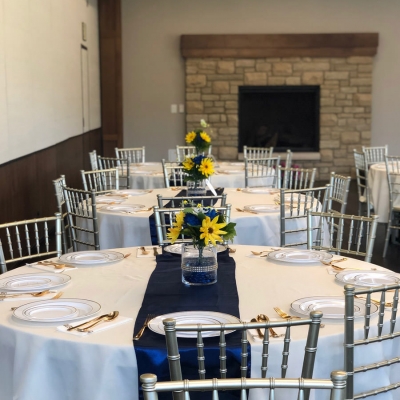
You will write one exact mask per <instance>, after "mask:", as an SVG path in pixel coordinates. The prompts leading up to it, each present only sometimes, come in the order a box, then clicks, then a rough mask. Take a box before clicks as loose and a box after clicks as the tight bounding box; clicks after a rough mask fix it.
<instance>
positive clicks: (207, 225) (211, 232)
mask: <svg viewBox="0 0 400 400" xmlns="http://www.w3.org/2000/svg"><path fill="white" fill-rule="evenodd" d="M217 221H218V215H217V216H216V217H215V218H214V219H213V220H211V219H210V217H205V218H204V219H203V222H202V223H201V228H200V232H203V233H202V234H201V235H200V239H204V244H205V245H206V246H207V245H208V243H209V242H211V243H212V244H213V245H214V246H215V245H216V241H217V240H218V241H220V242H222V237H221V236H219V235H224V234H225V233H226V232H225V231H221V230H220V228H224V227H225V226H226V225H228V224H227V223H226V222H223V223H221V224H218V223H217Z"/></svg>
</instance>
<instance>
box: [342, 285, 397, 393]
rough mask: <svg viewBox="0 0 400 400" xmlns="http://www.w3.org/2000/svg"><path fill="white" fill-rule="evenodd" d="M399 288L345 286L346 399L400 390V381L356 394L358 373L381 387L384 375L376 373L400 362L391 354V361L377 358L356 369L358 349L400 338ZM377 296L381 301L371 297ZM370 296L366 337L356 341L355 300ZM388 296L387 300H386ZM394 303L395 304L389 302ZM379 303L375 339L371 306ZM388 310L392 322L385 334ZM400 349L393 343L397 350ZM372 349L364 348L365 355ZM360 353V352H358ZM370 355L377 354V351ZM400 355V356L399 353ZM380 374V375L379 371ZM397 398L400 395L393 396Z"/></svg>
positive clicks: (390, 286) (367, 301)
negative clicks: (399, 317)
mask: <svg viewBox="0 0 400 400" xmlns="http://www.w3.org/2000/svg"><path fill="white" fill-rule="evenodd" d="M399 289H400V284H397V285H389V286H379V287H370V288H360V289H356V288H355V287H354V286H353V285H345V287H344V294H345V316H344V366H345V370H346V372H347V389H346V392H347V394H346V399H364V398H366V397H369V396H375V395H378V394H381V393H386V392H388V391H390V390H394V389H397V388H399V387H400V382H397V383H393V384H390V385H387V384H386V385H385V386H382V387H379V388H376V389H375V388H374V389H373V390H371V391H368V392H364V393H359V394H355V393H354V377H355V374H357V373H359V372H367V371H370V372H369V374H368V377H369V380H370V381H372V382H374V381H375V382H377V384H379V382H380V379H381V376H380V375H378V376H376V377H374V376H373V372H371V371H375V370H378V369H380V368H382V367H387V366H389V365H391V364H393V363H396V362H399V358H398V357H397V358H393V357H394V354H393V355H391V356H392V357H391V359H386V360H382V359H379V361H378V362H376V361H377V360H376V359H374V360H373V361H374V362H373V363H371V364H368V365H364V366H355V364H356V362H355V357H354V349H355V347H357V346H366V345H368V346H370V345H371V346H373V345H375V344H377V343H378V344H381V343H382V342H384V341H387V340H394V339H397V340H398V339H399V337H400V331H399V330H398V329H397V331H396V318H397V308H398V301H399ZM390 291H394V293H393V294H392V293H388V292H390ZM374 293H376V294H377V295H379V300H374V299H372V298H371V295H373V294H374ZM363 295H364V296H366V298H365V314H363V317H364V335H363V338H362V339H358V340H354V336H355V335H354V307H355V306H354V298H355V297H357V299H358V301H361V299H360V296H363ZM386 296H387V297H386ZM387 300H391V301H387ZM373 304H375V305H377V306H378V315H379V317H378V320H377V323H376V334H374V336H372V329H371V318H370V317H371V306H372V305H373ZM385 311H386V312H390V317H389V321H390V323H389V324H388V325H386V326H387V330H388V331H387V332H384V329H385V328H384V317H385ZM394 348H398V344H397V346H395V345H394V344H393V349H394ZM369 352H370V350H367V349H364V347H363V353H366V354H368V353H369ZM358 354H360V353H358ZM370 354H374V352H373V351H371V352H370ZM379 354H381V355H383V354H384V352H383V351H380V350H379ZM396 355H398V353H397V354H396ZM378 374H379V372H378ZM393 398H396V396H394V395H393ZM397 398H399V394H397Z"/></svg>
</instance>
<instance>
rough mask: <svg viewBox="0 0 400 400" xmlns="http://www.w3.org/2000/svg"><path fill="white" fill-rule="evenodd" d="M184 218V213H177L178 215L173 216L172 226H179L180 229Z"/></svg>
mask: <svg viewBox="0 0 400 400" xmlns="http://www.w3.org/2000/svg"><path fill="white" fill-rule="evenodd" d="M184 218H185V213H184V212H183V211H179V213H178V214H176V216H175V222H174V226H179V227H180V228H181V227H182V224H183V220H184Z"/></svg>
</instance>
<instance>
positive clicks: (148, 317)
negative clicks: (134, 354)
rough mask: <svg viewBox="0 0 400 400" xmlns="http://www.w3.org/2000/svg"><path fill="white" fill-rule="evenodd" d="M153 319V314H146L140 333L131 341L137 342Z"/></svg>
mask: <svg viewBox="0 0 400 400" xmlns="http://www.w3.org/2000/svg"><path fill="white" fill-rule="evenodd" d="M154 317H155V315H154V314H147V318H146V320H145V321H144V324H143V326H142V328H141V329H140V331H139V332H138V333H137V334H136V335H135V336H134V337H133V340H139V339H140V338H141V337H142V336H143V332H144V330H145V329H146V328H147V327H148V325H149V322H150V321H151V320H152V319H153V318H154Z"/></svg>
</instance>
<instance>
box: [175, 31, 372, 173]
mask: <svg viewBox="0 0 400 400" xmlns="http://www.w3.org/2000/svg"><path fill="white" fill-rule="evenodd" d="M377 45H378V35H377V34H321V35H183V36H182V38H181V51H182V55H183V57H185V60H186V127H187V131H189V130H192V129H197V128H198V127H199V121H200V119H202V118H204V119H205V120H206V121H208V122H209V123H210V124H211V126H212V139H213V154H214V155H215V156H216V157H217V158H218V159H221V160H237V159H238V158H240V155H241V154H240V152H239V149H240V147H239V146H240V145H241V146H242V143H239V126H240V125H241V123H239V113H238V108H239V90H240V91H242V90H243V88H246V87H249V86H254V87H263V86H265V87H270V86H280V87H282V86H293V87H299V86H318V87H319V94H320V104H319V146H317V149H318V148H319V150H316V151H301V149H297V151H296V149H295V148H292V150H293V151H294V153H293V158H294V160H296V164H300V165H301V166H302V167H304V168H312V167H317V170H318V173H319V176H318V178H319V179H327V178H328V177H329V174H330V172H331V171H335V172H337V173H340V174H345V175H350V174H352V175H353V169H354V168H353V166H354V159H353V149H354V148H356V149H360V148H361V146H363V145H364V146H368V145H370V138H371V100H372V66H373V56H374V55H375V54H376V51H377ZM274 147H276V146H274ZM282 150H283V149H282Z"/></svg>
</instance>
